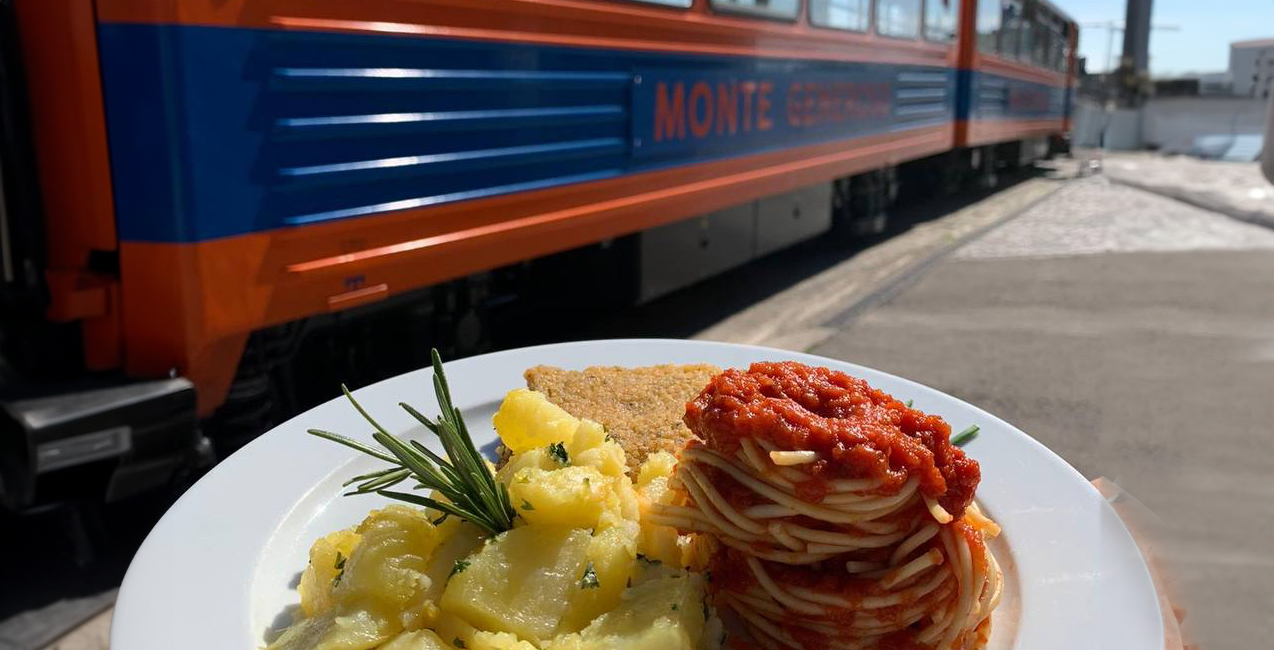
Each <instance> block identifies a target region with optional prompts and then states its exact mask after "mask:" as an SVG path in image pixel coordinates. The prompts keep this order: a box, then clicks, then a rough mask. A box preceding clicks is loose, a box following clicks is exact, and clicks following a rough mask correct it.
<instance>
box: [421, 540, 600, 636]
mask: <svg viewBox="0 0 1274 650" xmlns="http://www.w3.org/2000/svg"><path fill="white" fill-rule="evenodd" d="M591 539H592V538H591V536H590V535H589V534H588V531H586V530H579V529H573V528H567V527H563V526H523V527H521V528H515V529H513V530H510V531H508V532H505V533H503V534H501V535H499V536H497V537H496V538H495V539H493V540H491V541H490V542H488V543H487V544H486V546H484V547H483V548H482V550H480V551H478V553H476V554H475V555H473V556H471V557H470V559H469V560H468V565H467V567H466V568H465V569H464V570H463V571H461V572H459V573H457V574H455V575H453V576H452V577H451V580H450V581H449V582H448V583H447V589H446V591H444V592H443V595H442V602H441V607H442V609H443V611H444V612H447V613H451V614H455V615H456V616H459V617H461V618H463V619H465V620H466V621H468V622H470V623H471V624H473V625H474V626H476V627H478V628H481V629H484V630H490V631H494V632H509V633H512V634H515V635H517V636H518V637H520V638H522V639H526V640H529V641H531V642H533V643H536V644H539V643H541V642H543V641H545V640H547V639H549V638H551V637H552V636H553V632H554V631H555V630H556V629H557V627H558V623H559V622H560V621H561V619H562V616H563V614H565V611H566V608H567V606H568V605H569V603H570V595H571V593H572V591H573V590H575V589H579V588H580V586H579V582H580V578H581V577H582V576H583V574H584V567H585V564H586V562H587V556H588V546H589V542H590V541H591Z"/></svg>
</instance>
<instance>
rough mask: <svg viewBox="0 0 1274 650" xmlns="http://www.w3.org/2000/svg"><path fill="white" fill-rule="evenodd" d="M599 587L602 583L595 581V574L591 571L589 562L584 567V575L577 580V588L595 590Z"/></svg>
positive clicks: (591, 566)
mask: <svg viewBox="0 0 1274 650" xmlns="http://www.w3.org/2000/svg"><path fill="white" fill-rule="evenodd" d="M600 586H602V583H600V582H598V581H597V572H596V571H594V570H593V563H592V562H589V563H588V566H586V567H584V575H583V576H582V577H581V578H580V579H579V588H580V589H596V588H598V587H600Z"/></svg>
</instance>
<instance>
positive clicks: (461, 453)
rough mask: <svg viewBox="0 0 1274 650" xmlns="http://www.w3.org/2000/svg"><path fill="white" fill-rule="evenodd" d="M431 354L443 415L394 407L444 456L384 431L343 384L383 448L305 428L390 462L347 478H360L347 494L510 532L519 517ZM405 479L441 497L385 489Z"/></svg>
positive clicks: (434, 354)
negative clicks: (425, 432)
mask: <svg viewBox="0 0 1274 650" xmlns="http://www.w3.org/2000/svg"><path fill="white" fill-rule="evenodd" d="M432 357H433V371H434V373H433V384H434V394H435V395H437V397H438V408H439V409H440V410H441V411H442V415H440V416H438V417H437V419H435V420H430V419H429V418H427V417H425V416H424V415H421V414H420V412H419V411H417V410H416V409H414V408H412V407H411V406H409V405H408V404H405V403H403V402H399V403H398V405H399V406H401V407H402V408H403V410H405V411H407V413H409V414H410V415H411V416H412V417H413V418H416V420H417V421H419V422H420V423H421V424H423V425H424V426H425V428H426V429H429V431H430V432H432V433H433V434H434V435H435V436H437V437H438V439H439V440H440V441H441V442H442V447H443V449H444V450H445V451H446V453H447V458H446V459H445V460H444V459H443V458H441V457H439V456H438V454H435V453H434V452H432V451H430V450H429V448H428V447H426V446H424V445H422V444H420V443H419V442H417V441H415V440H412V441H410V443H408V442H404V441H403V440H402V439H401V438H399V437H397V436H395V435H393V434H392V433H390V432H389V431H387V430H385V428H384V427H382V426H381V425H380V424H379V423H377V422H376V420H375V419H373V418H372V416H371V415H370V414H368V413H367V411H366V410H364V409H363V407H362V405H361V404H359V403H358V400H356V399H354V396H353V395H352V394H351V393H350V391H349V389H348V388H346V387H345V386H344V385H342V386H341V391H342V392H344V393H345V397H346V398H347V399H349V401H350V404H353V405H354V409H355V410H357V411H358V413H359V415H362V416H363V418H364V419H365V420H367V422H368V423H370V424H371V425H372V427H373V428H375V429H376V432H375V433H373V434H372V438H373V439H374V440H375V441H376V442H378V443H380V445H381V447H383V448H384V450H385V451H382V450H380V449H377V448H375V447H372V446H371V445H367V444H364V443H362V442H359V441H357V440H354V439H352V438H347V437H345V436H342V435H340V434H336V433H332V432H330V431H323V430H322V429H310V430H309V432H310V433H311V434H312V435H316V436H318V437H320V438H326V439H328V440H331V441H333V442H337V443H340V444H342V445H345V446H346V447H350V448H353V449H356V450H358V451H361V452H363V453H365V454H367V455H369V456H372V457H374V458H379V459H380V460H383V461H385V462H387V463H390V464H391V466H390V467H387V468H385V469H382V470H379V471H375V472H370V473H368V474H363V475H360V476H355V477H354V478H352V479H350V480H348V481H346V482H345V485H347V486H348V485H351V484H353V483H358V482H359V481H362V483H359V484H358V486H357V487H356V488H355V489H354V490H353V491H352V492H347V493H346V495H347V496H348V495H352V494H370V493H373V492H374V493H376V494H380V495H382V496H387V497H390V498H392V499H398V500H400V501H406V502H408V503H414V504H416V505H420V506H426V507H429V508H433V509H435V510H438V511H441V512H443V513H445V514H450V515H455V516H457V517H460V518H461V519H464V520H465V521H468V522H471V523H473V524H474V525H476V526H478V527H479V528H482V529H483V530H485V531H486V532H487V533H490V534H493V535H494V534H497V533H500V532H503V531H506V530H509V529H510V528H513V518H514V517H515V516H516V515H517V513H516V512H514V510H513V506H512V505H511V504H510V503H509V491H508V489H507V488H505V487H504V485H502V484H500V483H499V482H497V481H496V480H495V476H494V475H492V473H491V470H490V468H489V467H488V466H487V463H486V461H485V460H484V459H483V458H482V455H481V454H479V453H478V449H477V447H475V446H474V444H473V438H471V437H470V436H469V429H468V428H467V427H466V426H465V423H464V419H463V418H462V417H461V415H460V409H458V408H456V407H455V405H454V404H453V403H452V401H451V390H450V388H448V386H447V376H446V375H445V374H444V373H443V370H442V357H441V356H439V354H438V350H436V349H435V350H433V351H432ZM563 451H565V450H563ZM408 478H412V479H414V480H415V481H416V483H417V485H416V486H415V487H416V488H417V489H419V488H429V489H433V490H437V491H438V493H439V494H440V495H441V496H442V499H441V500H439V499H431V498H429V497H424V496H420V495H418V494H411V493H408V492H396V491H393V490H390V489H388V488H390V487H393V486H394V485H397V484H398V483H401V482H402V481H404V480H406V479H408Z"/></svg>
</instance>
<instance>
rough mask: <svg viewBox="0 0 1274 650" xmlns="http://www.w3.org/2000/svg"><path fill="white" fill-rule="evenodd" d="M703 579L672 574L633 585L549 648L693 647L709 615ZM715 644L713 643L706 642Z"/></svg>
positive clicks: (677, 649)
mask: <svg viewBox="0 0 1274 650" xmlns="http://www.w3.org/2000/svg"><path fill="white" fill-rule="evenodd" d="M703 598H704V593H703V578H702V577H700V576H698V575H696V574H674V575H671V576H668V577H664V578H658V579H655V580H650V581H648V582H644V583H642V584H639V585H637V586H635V587H633V588H632V589H631V590H629V593H628V594H627V595H626V596H625V598H624V600H623V601H621V602H620V604H619V606H618V607H617V608H615V609H613V610H611V611H609V612H606V613H605V614H602V615H601V616H600V617H598V618H597V619H596V620H594V621H593V622H592V623H591V624H590V625H589V626H588V627H586V628H584V630H583V631H582V632H580V633H579V634H570V635H564V636H562V637H559V638H558V639H556V640H554V642H553V644H552V645H550V646H548V647H549V650H586V649H587V650H591V649H594V648H607V649H608V650H694V649H695V648H698V647H701V646H700V642H701V640H702V637H703V632H704V625H705V623H706V620H705V619H707V618H711V615H710V613H709V610H708V609H707V608H706V607H705V606H704V602H703ZM704 646H706V647H715V644H714V643H705V644H704Z"/></svg>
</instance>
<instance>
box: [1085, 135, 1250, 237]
mask: <svg viewBox="0 0 1274 650" xmlns="http://www.w3.org/2000/svg"><path fill="white" fill-rule="evenodd" d="M1102 166H1103V170H1104V173H1105V175H1106V177H1108V178H1110V179H1111V180H1113V181H1116V182H1119V183H1123V184H1125V185H1128V186H1131V187H1136V188H1138V189H1142V190H1146V191H1148V192H1153V193H1155V194H1160V195H1163V196H1167V197H1170V198H1175V199H1177V200H1179V201H1182V202H1185V203H1189V204H1191V205H1194V206H1197V207H1200V208H1203V209H1205V210H1211V211H1214V212H1220V213H1221V214H1225V215H1228V216H1231V217H1234V218H1235V219H1241V220H1243V221H1250V222H1252V223H1258V224H1262V225H1266V226H1271V227H1274V187H1271V186H1270V184H1269V182H1267V181H1266V180H1265V177H1264V176H1262V175H1261V172H1260V169H1259V167H1258V166H1257V165H1256V164H1255V163H1233V162H1221V161H1217V160H1200V159H1198V158H1191V157H1189V156H1164V155H1160V154H1155V153H1131V152H1119V153H1106V154H1105V156H1104V160H1103V164H1102Z"/></svg>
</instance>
